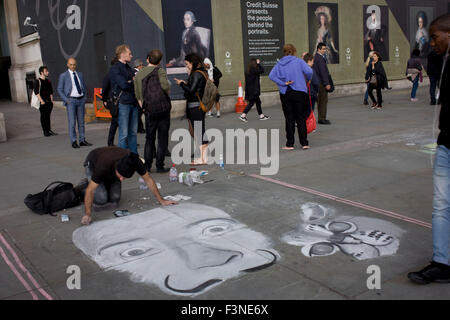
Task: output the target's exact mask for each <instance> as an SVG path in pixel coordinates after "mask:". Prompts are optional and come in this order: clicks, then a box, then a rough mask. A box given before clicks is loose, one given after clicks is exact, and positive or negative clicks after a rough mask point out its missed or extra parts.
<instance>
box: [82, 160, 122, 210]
mask: <svg viewBox="0 0 450 320" xmlns="http://www.w3.org/2000/svg"><path fill="white" fill-rule="evenodd" d="M84 170H85V172H86V177H87V178H88V181H91V180H92V168H91V164H90V163H89V161H87V162H85V163H84ZM121 195H122V182H120V181H115V182H113V183H112V184H110V185H105V184H104V183H100V185H99V186H98V187H97V190H95V193H94V204H96V205H98V206H103V205H106V204H108V203H114V204H118V203H119V201H120V197H121Z"/></svg>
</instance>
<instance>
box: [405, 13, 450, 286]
mask: <svg viewBox="0 0 450 320" xmlns="http://www.w3.org/2000/svg"><path fill="white" fill-rule="evenodd" d="M429 34H430V38H431V42H430V44H431V47H432V48H433V50H434V51H435V52H436V54H437V55H438V56H440V57H441V59H443V63H444V67H443V68H442V73H441V77H440V79H441V81H440V82H439V84H440V90H439V91H438V93H437V96H436V100H437V101H440V103H441V105H442V106H441V115H440V119H439V129H440V131H441V133H440V135H439V138H438V142H437V144H438V148H437V152H436V160H435V165H434V183H433V185H434V197H433V229H432V232H433V260H432V262H431V264H430V265H429V266H427V267H425V268H424V269H423V270H421V271H418V272H411V273H409V274H408V278H409V279H410V280H411V281H413V282H414V283H418V284H428V283H431V282H436V283H450V91H449V90H448V88H449V87H450V61H449V60H450V59H449V51H450V14H445V15H442V16H440V17H438V18H437V19H436V20H434V21H433V22H432V23H431V25H430V32H429ZM438 103H439V102H438Z"/></svg>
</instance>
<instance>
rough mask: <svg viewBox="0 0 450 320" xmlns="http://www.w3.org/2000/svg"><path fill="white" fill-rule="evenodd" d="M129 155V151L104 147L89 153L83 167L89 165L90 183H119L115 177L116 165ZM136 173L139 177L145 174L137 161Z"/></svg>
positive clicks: (141, 164) (142, 165)
mask: <svg viewBox="0 0 450 320" xmlns="http://www.w3.org/2000/svg"><path fill="white" fill-rule="evenodd" d="M129 153H130V151H129V150H127V149H122V148H119V147H104V148H98V149H95V150H93V151H91V152H90V153H89V154H88V156H87V158H86V162H85V165H88V163H89V168H90V169H91V172H92V181H94V182H95V183H96V184H100V183H104V184H111V183H113V182H115V181H119V178H118V177H117V175H116V164H117V162H118V161H119V160H120V159H122V158H123V157H125V156H126V155H128V154H129ZM136 171H137V173H138V174H139V175H141V176H143V175H145V173H146V172H147V171H146V170H145V166H144V164H143V163H142V161H141V160H139V165H138V168H137V170H136Z"/></svg>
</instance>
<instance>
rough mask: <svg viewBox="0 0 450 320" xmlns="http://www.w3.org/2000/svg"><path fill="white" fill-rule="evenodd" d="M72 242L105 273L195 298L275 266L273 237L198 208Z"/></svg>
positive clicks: (82, 234)
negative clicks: (112, 272) (242, 276)
mask: <svg viewBox="0 0 450 320" xmlns="http://www.w3.org/2000/svg"><path fill="white" fill-rule="evenodd" d="M72 239H73V242H74V244H75V245H76V246H77V247H78V248H79V249H80V250H82V251H83V252H84V253H85V254H86V255H87V256H88V257H89V258H90V259H92V260H94V261H95V262H96V263H97V264H98V265H99V266H100V267H101V268H102V269H104V270H105V271H109V270H114V271H119V272H124V273H127V274H128V275H130V278H131V280H132V281H135V282H138V283H145V284H148V285H156V286H158V287H159V288H160V290H162V291H163V292H165V293H167V294H171V295H182V296H196V295H200V294H203V293H205V292H206V291H208V290H211V289H212V288H214V287H216V286H219V285H220V284H221V283H223V282H225V281H226V280H228V279H232V278H236V277H239V276H241V275H243V274H245V273H249V272H258V271H260V270H263V269H265V268H268V267H270V266H272V265H273V264H275V263H276V262H277V261H278V260H279V254H278V253H277V252H276V251H275V250H274V249H273V248H272V244H271V241H270V239H268V238H267V237H266V236H265V235H263V234H261V233H258V232H256V231H253V230H251V229H249V228H248V227H247V226H246V225H244V224H242V223H240V222H238V221H237V220H235V219H233V218H231V217H230V216H229V215H228V214H227V213H225V212H224V211H222V210H220V209H217V208H213V207H209V206H205V205H200V204H193V203H188V204H181V205H178V206H174V207H165V208H157V209H154V210H150V211H147V212H143V213H140V214H134V215H130V216H127V217H124V218H120V219H112V220H105V221H100V222H96V223H93V224H92V225H90V226H88V227H83V228H79V229H77V230H75V232H74V233H73V236H72Z"/></svg>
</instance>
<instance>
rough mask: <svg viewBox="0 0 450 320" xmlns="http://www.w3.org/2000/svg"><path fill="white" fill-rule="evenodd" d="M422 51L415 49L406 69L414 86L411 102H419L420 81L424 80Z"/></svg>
mask: <svg viewBox="0 0 450 320" xmlns="http://www.w3.org/2000/svg"><path fill="white" fill-rule="evenodd" d="M419 55H420V50H419V49H414V50H413V51H412V52H411V58H409V60H408V65H407V67H406V75H407V77H408V79H410V81H412V83H413V86H412V90H411V101H412V102H417V101H418V99H417V98H416V94H417V89H418V88H419V80H421V79H422V69H423V67H422V60H421V59H420V57H419Z"/></svg>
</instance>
